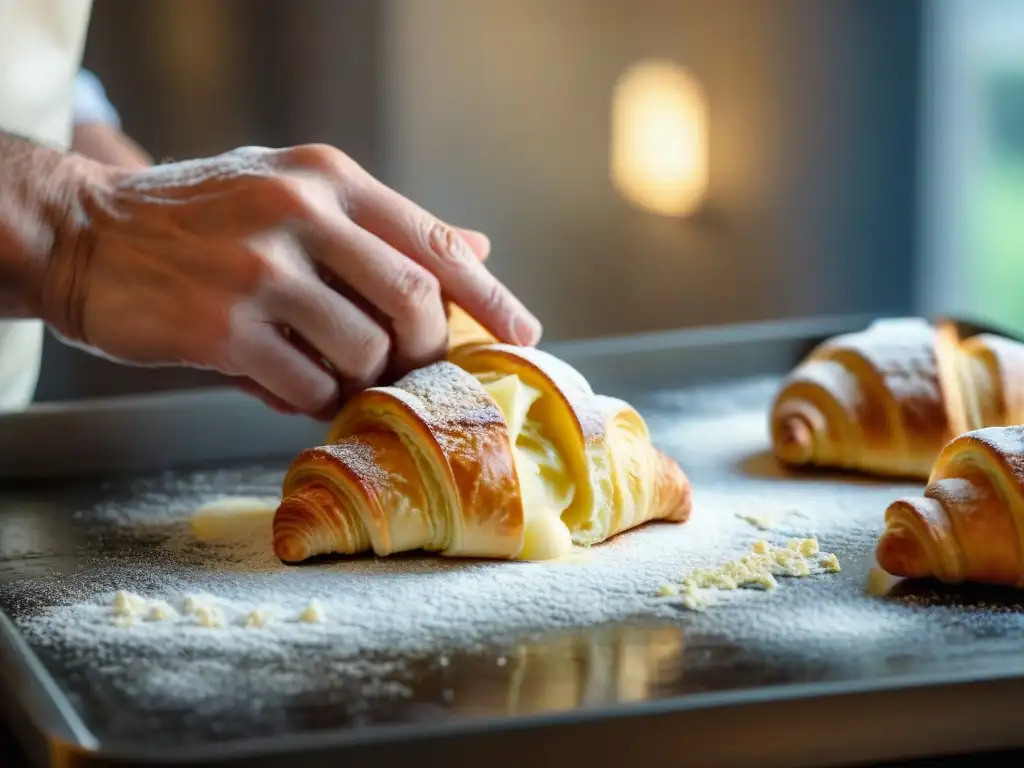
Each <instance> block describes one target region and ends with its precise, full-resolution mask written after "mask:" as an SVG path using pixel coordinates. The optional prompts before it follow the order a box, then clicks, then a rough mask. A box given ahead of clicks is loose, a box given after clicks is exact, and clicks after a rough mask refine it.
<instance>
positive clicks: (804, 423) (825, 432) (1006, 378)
mask: <svg viewBox="0 0 1024 768" xmlns="http://www.w3.org/2000/svg"><path fill="white" fill-rule="evenodd" d="M1014 419H1016V420H1017V421H1024V345H1022V344H1019V343H1017V342H1014V341H1010V340H1008V339H1003V338H999V337H995V336H991V335H982V336H976V337H973V338H971V339H968V340H966V341H962V340H961V339H960V337H959V334H958V332H957V330H956V327H955V326H954V325H953V324H952V323H940V324H938V326H932V325H930V324H929V323H928V322H926V321H925V320H923V319H919V318H905V319H897V320H886V321H879V322H877V323H874V324H873V325H871V326H870V327H868V328H867V329H866V330H864V331H861V332H859V333H852V334H844V335H842V336H838V337H836V338H834V339H831V340H829V341H827V342H825V343H823V344H821V345H820V346H819V347H818V348H816V349H815V350H813V351H812V352H811V354H810V355H809V356H808V357H807V359H806V360H804V362H802V363H801V364H800V365H799V366H797V367H796V369H794V370H793V372H792V373H791V374H790V375H789V376H788V377H787V378H786V379H785V380H784V381H783V384H782V387H781V388H780V391H779V393H778V394H777V396H776V398H775V402H774V403H773V405H772V410H771V439H772V449H773V452H774V453H775V455H776V457H777V458H778V459H779V460H780V461H782V462H783V463H785V464H789V465H791V466H795V467H801V466H808V465H818V466H823V467H834V468H838V469H848V470H856V471H861V472H867V473H871V474H878V475H889V476H908V477H920V478H925V477H927V476H928V473H929V471H930V469H931V465H932V462H933V461H934V460H935V457H936V456H938V454H939V451H940V450H941V449H942V446H944V445H945V444H946V443H947V442H949V440H951V439H952V438H953V437H954V436H956V435H958V434H962V433H963V432H966V431H969V430H972V429H979V428H981V427H985V426H1000V425H1004V424H1008V423H1014V421H1013V420H1014Z"/></svg>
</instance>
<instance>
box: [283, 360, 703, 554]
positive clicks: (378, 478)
mask: <svg viewBox="0 0 1024 768" xmlns="http://www.w3.org/2000/svg"><path fill="white" fill-rule="evenodd" d="M328 442H329V444H328V445H325V446H320V447H316V448H310V449H308V450H306V451H303V452H302V453H301V454H300V455H299V456H298V457H297V458H296V459H295V461H294V462H293V463H292V465H291V467H290V469H289V471H288V473H287V475H286V477H285V481H284V488H283V493H282V502H281V505H280V507H279V508H278V510H277V513H276V515H275V519H274V548H275V552H276V553H277V555H278V557H279V558H280V559H281V560H283V561H286V562H299V561H302V560H306V559H308V558H310V557H314V556H316V555H323V554H345V555H355V554H359V553H363V552H370V551H372V552H373V553H375V554H376V555H378V556H385V555H390V554H393V553H396V552H406V551H410V550H417V549H423V550H428V551H434V552H439V553H441V554H443V555H446V556H450V557H486V558H504V559H513V558H520V559H530V560H544V559H552V558H557V557H560V556H563V555H565V554H567V553H568V552H569V551H570V550H571V549H572V547H573V546H574V545H580V544H583V545H585V544H594V543H598V542H601V541H604V540H606V539H608V538H610V537H611V536H614V535H616V534H618V533H621V532H622V531H625V530H629V529H631V528H634V527H636V526H638V525H641V524H643V523H645V522H647V521H649V520H656V519H663V520H671V521H675V522H683V521H685V520H686V519H687V518H688V516H689V513H690V488H689V481H688V480H687V478H686V476H685V474H684V473H683V471H682V469H680V467H679V466H678V465H677V464H676V463H675V462H674V461H672V460H671V459H670V458H668V457H667V456H665V455H664V454H662V453H660V452H659V451H657V450H656V449H655V448H654V447H653V446H652V445H651V441H650V435H649V433H648V430H647V425H646V423H645V422H644V420H643V418H642V417H641V416H640V414H639V413H637V411H636V410H634V409H633V408H632V407H630V406H629V405H628V404H626V403H624V402H622V401H620V400H616V399H614V398H609V397H603V396H601V395H597V394H595V393H594V392H593V391H592V390H591V389H590V385H589V384H588V383H587V381H586V379H585V378H584V377H583V376H581V375H580V374H579V372H578V371H576V370H575V369H573V368H571V367H570V366H568V365H567V364H566V363H564V362H563V361H560V360H558V359H557V358H554V357H552V356H551V355H548V354H547V353H544V352H541V351H538V350H535V349H522V348H519V347H512V346H506V345H502V344H488V343H482V342H470V343H463V344H460V345H458V346H457V347H456V348H455V349H453V350H452V352H451V354H450V360H449V361H445V362H441V363H436V364H434V365H431V366H428V367H426V368H423V369H420V370H418V371H414V372H413V373H411V374H409V375H408V376H406V377H404V378H403V379H402V380H400V381H398V382H397V383H396V384H395V385H394V386H391V387H375V388H372V389H369V390H366V391H365V392H363V393H361V394H359V395H357V396H356V397H355V398H353V399H352V400H351V401H350V402H349V403H348V404H347V405H346V407H345V408H344V409H343V410H342V412H341V413H340V414H339V415H338V417H337V418H336V420H335V421H334V423H333V424H332V427H331V430H330V434H329V440H328Z"/></svg>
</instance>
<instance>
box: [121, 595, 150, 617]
mask: <svg viewBox="0 0 1024 768" xmlns="http://www.w3.org/2000/svg"><path fill="white" fill-rule="evenodd" d="M113 605H114V615H115V616H126V617H132V616H141V615H142V614H144V613H145V612H146V598H144V597H142V596H141V595H137V594H135V593H134V592H128V591H126V590H123V589H121V590H118V592H117V593H116V594H115V595H114V603H113Z"/></svg>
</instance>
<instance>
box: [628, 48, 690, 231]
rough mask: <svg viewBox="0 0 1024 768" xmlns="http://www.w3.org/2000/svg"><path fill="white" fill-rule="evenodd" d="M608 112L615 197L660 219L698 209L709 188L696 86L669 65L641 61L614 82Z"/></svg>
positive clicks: (683, 71) (676, 68)
mask: <svg viewBox="0 0 1024 768" xmlns="http://www.w3.org/2000/svg"><path fill="white" fill-rule="evenodd" d="M611 112H612V114H611V179H612V183H613V184H614V185H615V188H616V189H617V190H618V192H619V194H621V195H622V196H623V197H624V198H626V199H627V200H629V201H630V202H631V203H633V204H634V205H636V206H638V207H640V208H642V209H644V210H647V211H649V212H651V213H656V214H660V215H663V216H685V215H687V214H690V213H693V212H694V211H695V210H697V209H698V208H699V207H700V205H701V203H702V202H703V199H704V196H705V194H706V193H707V187H708V117H707V98H706V96H705V94H704V89H703V88H702V87H701V85H700V83H698V82H697V80H696V79H695V78H694V77H693V76H692V75H690V74H689V73H688V72H687V71H686V70H685V69H683V68H681V67H679V66H677V65H676V64H673V63H672V62H670V61H663V60H648V61H642V62H639V63H638V64H635V65H633V66H632V67H630V68H629V69H628V70H627V71H626V72H625V73H624V74H623V75H622V77H621V78H620V79H619V81H618V82H617V83H616V84H615V88H614V91H613V93H612V110H611Z"/></svg>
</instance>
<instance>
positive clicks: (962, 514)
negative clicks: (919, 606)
mask: <svg viewBox="0 0 1024 768" xmlns="http://www.w3.org/2000/svg"><path fill="white" fill-rule="evenodd" d="M875 554H876V558H877V560H878V565H879V566H880V567H881V568H882V569H883V570H885V571H886V572H888V573H890V574H892V575H893V576H903V577H908V578H926V577H927V578H936V579H940V580H941V581H945V582H950V583H957V582H964V581H971V582H979V583H986V584H999V585H1003V586H1011V587H1024V426H1014V427H990V428H987V429H980V430H974V431H972V432H968V433H967V434H964V435H961V436H960V437H958V438H956V439H955V440H953V441H952V442H950V443H949V444H948V445H947V446H946V447H945V448H944V449H943V450H942V453H941V454H940V455H939V458H938V459H937V461H936V462H935V466H934V468H933V469H932V473H931V476H930V477H929V479H928V486H927V488H926V489H925V491H924V495H923V496H921V497H915V498H906V499H899V500H897V501H895V502H893V503H892V504H890V505H889V508H888V509H887V510H886V512H885V532H884V533H883V534H882V537H881V539H880V540H879V542H878V546H877V549H876V553H875Z"/></svg>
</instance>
